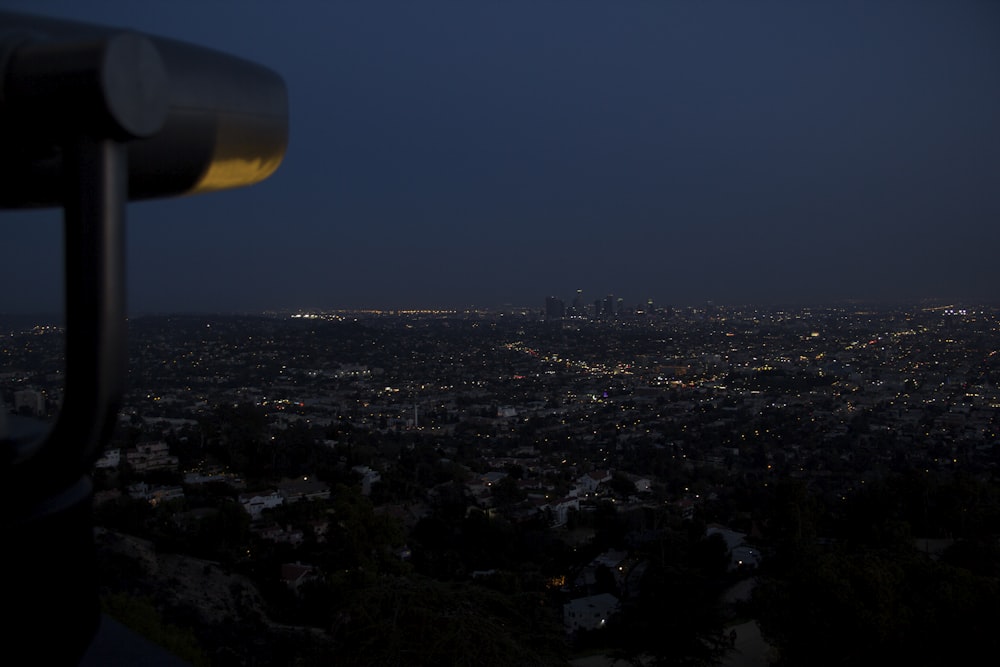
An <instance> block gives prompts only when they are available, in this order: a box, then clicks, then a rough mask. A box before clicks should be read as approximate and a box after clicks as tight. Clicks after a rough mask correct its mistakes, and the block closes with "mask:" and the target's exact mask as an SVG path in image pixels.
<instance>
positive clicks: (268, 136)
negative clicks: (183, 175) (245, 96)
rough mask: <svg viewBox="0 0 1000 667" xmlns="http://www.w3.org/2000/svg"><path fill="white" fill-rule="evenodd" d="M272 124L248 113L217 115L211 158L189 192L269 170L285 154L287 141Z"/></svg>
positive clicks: (250, 179)
mask: <svg viewBox="0 0 1000 667" xmlns="http://www.w3.org/2000/svg"><path fill="white" fill-rule="evenodd" d="M274 126H275V124H274V123H273V122H272V121H271V119H265V118H260V117H257V116H253V115H249V114H230V115H228V116H227V117H226V118H225V119H220V120H219V122H217V123H216V134H215V147H214V149H213V151H212V159H211V161H210V162H209V165H208V168H207V169H206V170H205V173H204V174H202V177H201V179H200V180H199V181H198V183H197V184H196V185H195V186H194V188H192V190H191V192H192V193H198V192H212V191H215V190H226V189H229V188H239V187H244V186H247V185H253V184H254V183H259V182H260V181H263V180H264V179H265V178H267V177H268V176H270V175H271V174H273V173H274V172H275V170H276V169H277V168H278V166H279V165H281V161H282V160H283V159H284V157H285V148H286V145H287V142H288V137H287V134H286V133H285V132H284V131H282V132H280V133H276V132H275V131H274V130H273V128H274Z"/></svg>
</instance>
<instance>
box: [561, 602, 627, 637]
mask: <svg viewBox="0 0 1000 667" xmlns="http://www.w3.org/2000/svg"><path fill="white" fill-rule="evenodd" d="M617 612H618V598H616V597H615V596H614V595H611V594H610V593H600V594H598V595H588V596H587V597H583V598H576V599H575V600H570V601H569V602H567V603H566V604H564V605H563V625H564V626H565V628H566V632H567V634H571V633H573V632H576V631H577V630H599V629H601V628H603V627H604V625H605V624H606V623H607V622H608V619H609V618H611V617H612V616H614V615H615V613H617Z"/></svg>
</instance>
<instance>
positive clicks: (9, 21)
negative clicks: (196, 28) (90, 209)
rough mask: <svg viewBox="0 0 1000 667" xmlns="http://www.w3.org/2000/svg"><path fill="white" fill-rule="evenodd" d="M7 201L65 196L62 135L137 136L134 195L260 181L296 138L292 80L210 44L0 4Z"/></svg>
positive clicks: (24, 203) (52, 202)
mask: <svg viewBox="0 0 1000 667" xmlns="http://www.w3.org/2000/svg"><path fill="white" fill-rule="evenodd" d="M0 75H2V77H3V78H2V79H0V145H2V146H3V151H2V153H0V178H2V179H3V180H2V181H0V183H3V185H2V187H0V207H3V208H33V207H47V206H61V205H62V204H63V197H62V192H61V191H60V182H61V181H60V178H61V173H62V169H63V164H62V161H63V160H62V158H63V155H62V151H63V148H62V142H63V141H64V140H65V138H66V137H67V136H70V135H72V134H74V133H78V132H81V131H82V132H86V133H99V134H105V135H108V136H112V137H115V138H117V139H120V140H123V141H125V142H126V143H127V153H128V189H127V197H128V199H129V200H141V199H151V198H157V197H170V196H176V195H184V194H191V193H197V192H209V191H213V190H222V189H227V188H234V187H241V186H245V185H251V184H253V183H257V182H259V181H261V180H263V179H265V178H267V177H268V176H270V175H271V174H272V173H273V172H274V171H275V169H277V168H278V165H279V164H280V163H281V161H282V159H283V157H284V154H285V149H286V147H287V143H288V102H287V94H286V90H285V83H284V81H283V80H282V78H281V77H280V76H278V75H277V74H276V73H275V72H273V71H271V70H270V69H267V68H265V67H262V66H260V65H257V64H255V63H251V62H248V61H246V60H242V59H240V58H236V57H233V56H230V55H228V54H225V53H220V52H218V51H214V50H211V49H207V48H204V47H201V46H196V45H193V44H188V43H185V42H180V41H176V40H171V39H166V38H163V37H157V36H151V35H144V34H139V33H135V32H132V31H124V30H116V29H114V28H109V27H105V26H96V25H89V24H83V23H76V22H70V21H62V20H56V19H49V18H42V17H35V16H26V15H19V14H11V13H3V12H0Z"/></svg>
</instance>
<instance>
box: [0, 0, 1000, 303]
mask: <svg viewBox="0 0 1000 667" xmlns="http://www.w3.org/2000/svg"><path fill="white" fill-rule="evenodd" d="M5 5H6V6H7V8H8V9H9V10H12V11H24V12H26V13H35V14H39V15H45V16H54V17H63V18H67V19H71V20H81V21H88V22H94V23H99V24H105V25H118V26H122V27H124V28H132V29H137V30H140V31H145V32H149V33H152V34H156V35H161V36H165V37H171V38H177V39H182V40H185V41H189V42H192V43H195V44H200V45H203V46H208V47H211V48H215V49H218V50H220V51H223V52H226V53H231V54H233V55H236V56H239V57H244V58H246V59H249V60H251V61H254V62H257V63H259V64H262V65H265V66H267V67H270V68H272V69H274V70H275V71H276V72H278V73H279V74H280V75H281V76H282V77H284V78H285V80H286V82H287V84H288V87H289V99H290V108H291V114H292V115H291V139H290V144H289V150H288V154H287V156H286V158H285V161H284V163H283V164H282V165H281V167H279V169H278V171H277V172H276V173H275V174H274V175H273V176H272V177H271V178H270V179H268V180H267V181H265V182H263V183H261V184H259V185H257V186H253V187H250V188H247V189H242V190H235V191H232V192H224V193H216V194H210V195H198V196H195V197H190V198H184V199H175V200H160V201H153V202H145V203H135V204H130V205H129V208H128V218H129V223H128V234H127V239H128V285H127V291H128V304H129V311H130V313H133V314H138V313H144V312H260V311H264V310H296V309H337V308H344V309H349V308H385V309H392V308H474V307H481V308H496V307H503V306H504V305H513V306H529V307H534V308H538V309H542V308H544V299H545V297H546V296H557V297H560V298H562V299H565V300H567V301H568V300H570V299H572V295H573V294H574V293H575V291H576V290H577V289H582V290H583V291H584V293H585V294H587V295H590V300H591V301H593V300H594V299H597V298H603V297H604V296H606V295H607V294H608V293H613V294H616V295H620V296H622V297H623V298H625V299H626V300H629V301H631V302H633V303H638V302H644V301H645V300H646V299H649V298H652V299H653V300H654V302H655V303H659V304H665V305H666V304H676V305H685V304H696V303H704V302H707V301H712V302H714V303H717V304H730V305H732V304H748V303H755V304H762V305H771V304H782V303H789V304H803V303H828V302H845V301H848V300H857V301H869V302H901V301H914V300H919V299H925V298H931V299H942V300H955V301H980V302H992V301H995V299H996V295H997V289H996V286H997V285H998V284H1000V265H997V263H996V262H995V261H994V259H993V247H994V246H995V245H996V244H997V242H1000V229H998V228H997V226H996V225H995V221H996V219H997V215H998V214H1000V191H998V190H997V189H996V188H995V187H993V181H994V180H995V179H996V177H997V175H1000V126H998V125H997V123H996V122H995V119H996V118H998V117H1000V89H998V88H997V87H996V86H995V85H994V81H995V75H996V72H997V71H1000V47H998V44H1000V42H998V41H997V40H996V37H997V36H998V31H1000V8H998V7H997V6H995V5H987V4H985V3H975V2H971V1H968V2H965V1H963V2H953V3H946V4H941V3H920V2H917V3H894V2H885V3H874V4H873V3H860V2H848V3H836V5H834V4H833V3H830V4H828V5H827V4H820V3H809V4H808V6H805V5H802V3H794V2H773V3H760V4H754V5H748V4H747V3H733V2H714V3H713V2H707V3H687V2H668V3H655V4H653V3H650V4H638V3H637V4H634V5H629V6H620V5H618V4H613V3H600V2H583V3H572V4H568V3H558V2H552V3H504V4H503V5H499V4H498V5H480V4H476V5H474V6H466V5H465V4H463V3H447V2H436V1H432V2H427V3H420V4H419V5H414V4H412V3H399V2H388V1H387V2H372V3H363V5H361V4H357V3H340V2H333V3H320V2H302V3H297V4H296V5H295V7H294V9H292V10H289V9H288V8H282V7H279V6H277V5H273V4H267V3H241V4H240V5H239V9H238V10H236V9H234V8H233V6H232V5H227V4H226V3H218V4H214V3H213V4H211V5H209V6H204V5H203V4H197V5H196V4H194V3H190V4H188V3H170V4H167V3H162V4H161V3H144V4H141V5H135V4H134V3H125V2H122V1H120V0H102V1H97V2H91V3H87V4H86V5H81V4H80V3H73V2H67V1H65V0H43V1H41V2H28V1H27V0H10V1H9V2H7V3H5ZM0 225H3V230H4V234H5V239H4V243H3V244H2V245H0V282H2V283H3V285H4V286H5V287H6V290H5V296H4V298H3V299H0V312H47V311H52V310H58V309H60V308H61V297H60V295H61V287H60V276H61V268H60V258H61V247H60V243H61V230H60V219H59V212H58V211H54V210H46V211H31V212H23V211H2V212H0Z"/></svg>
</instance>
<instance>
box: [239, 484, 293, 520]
mask: <svg viewBox="0 0 1000 667" xmlns="http://www.w3.org/2000/svg"><path fill="white" fill-rule="evenodd" d="M239 500H240V505H242V506H243V509H245V510H246V511H247V514H249V515H250V517H251V518H253V519H257V518H260V513H261V512H263V511H264V510H267V509H271V508H273V507H277V506H278V505H281V504H282V503H284V502H285V499H284V498H283V497H282V495H281V494H280V493H278V492H277V491H274V490H271V491H259V492H257V493H241V494H240V496H239Z"/></svg>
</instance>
